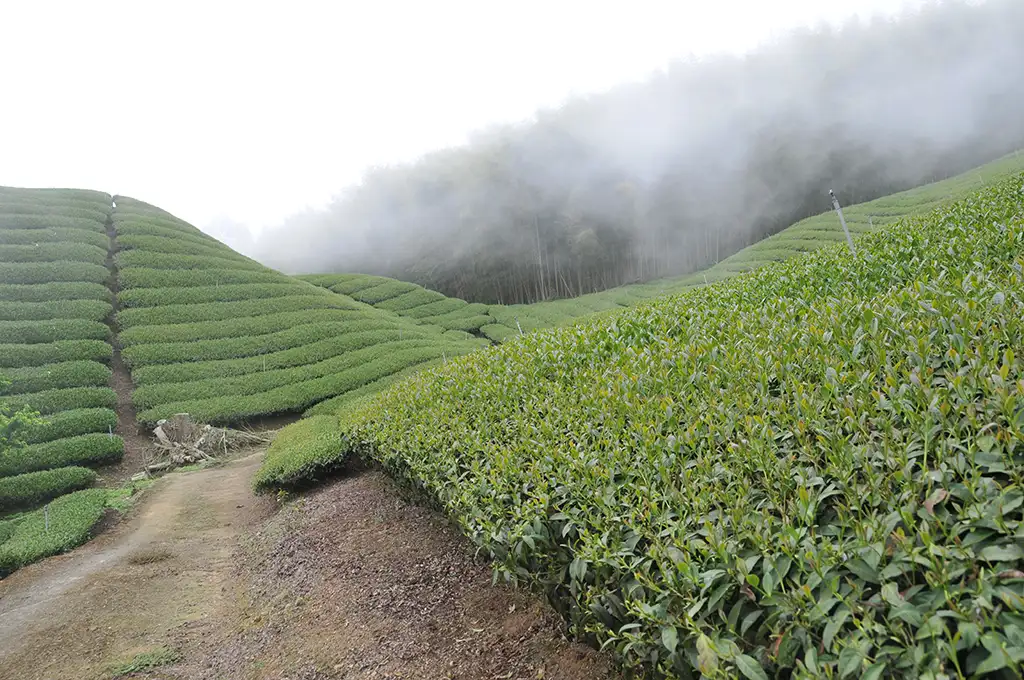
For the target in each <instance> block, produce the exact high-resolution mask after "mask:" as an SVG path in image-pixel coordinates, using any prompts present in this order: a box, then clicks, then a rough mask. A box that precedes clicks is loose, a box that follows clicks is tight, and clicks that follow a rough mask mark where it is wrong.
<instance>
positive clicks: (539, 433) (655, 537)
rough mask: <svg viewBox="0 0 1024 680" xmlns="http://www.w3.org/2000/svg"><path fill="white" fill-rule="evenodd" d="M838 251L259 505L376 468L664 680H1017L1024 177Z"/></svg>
mask: <svg viewBox="0 0 1024 680" xmlns="http://www.w3.org/2000/svg"><path fill="white" fill-rule="evenodd" d="M894 200H897V199H894ZM898 200H900V201H904V202H903V203H901V205H906V206H909V205H910V203H909V202H908V201H907V199H906V198H905V197H904V198H903V199H898ZM920 204H922V205H923V204H924V202H921V203H920ZM878 205H879V204H877V203H876V205H875V207H874V208H872V211H875V210H877V208H878ZM853 214H854V216H855V217H856V216H857V215H858V213H857V211H853ZM864 214H866V213H864ZM807 224H810V225H814V224H815V223H814V222H812V221H809V222H808V223H807ZM798 226H799V225H798ZM795 229H796V228H795ZM800 229H803V230H804V232H803V233H805V234H813V233H814V232H815V231H816V230H815V229H814V228H813V227H809V226H804V227H800V228H799V229H797V231H796V233H798V234H799V233H801V232H800ZM787 238H788V237H787ZM839 238H842V237H841V235H840V236H839ZM793 240H794V241H796V240H797V239H795V238H794V239H793ZM833 240H838V239H833ZM790 245H793V244H792V243H791V244H790ZM814 250H815V252H813V253H809V254H807V255H804V256H802V257H796V258H789V259H785V260H784V261H771V260H768V259H758V258H751V259H750V260H749V262H750V263H763V266H758V267H756V270H755V271H752V272H745V273H740V272H739V270H737V271H736V272H728V271H725V272H723V274H729V275H730V276H729V278H728V280H724V281H721V282H719V283H717V284H715V285H711V286H701V287H699V288H692V289H689V290H686V291H683V292H682V293H681V294H679V295H676V296H673V297H668V298H663V299H660V300H657V301H654V302H652V303H651V304H649V305H643V306H641V307H637V308H636V309H631V310H627V311H624V312H622V313H621V314H617V315H616V316H614V317H611V318H601V317H597V318H594V319H590V320H585V321H581V322H580V323H578V324H576V325H573V326H570V327H566V328H559V329H553V330H549V331H545V332H540V333H533V334H529V335H527V336H525V337H523V338H520V339H517V340H515V341H513V342H508V343H506V344H503V345H500V346H497V347H492V348H490V349H487V350H484V351H481V352H475V353H473V354H471V355H468V356H465V357H460V358H458V359H456V360H454V361H450V362H448V363H447V364H445V365H443V366H437V367H433V368H430V369H427V370H424V371H421V372H419V373H417V374H416V375H415V376H413V377H412V378H410V379H408V380H405V381H402V382H400V383H398V384H396V385H394V386H392V387H391V388H390V389H388V390H386V391H384V392H383V393H381V394H379V395H376V396H373V397H368V398H366V399H365V400H362V401H360V402H359V403H356V404H350V408H348V409H345V411H344V412H343V413H342V414H341V415H340V416H338V417H336V418H335V419H334V423H333V426H332V422H331V418H329V417H321V418H317V419H313V420H310V421H304V422H301V423H299V424H297V425H296V426H293V427H292V428H289V429H288V430H286V431H285V432H283V433H282V435H281V437H280V438H279V440H278V441H277V442H275V444H274V445H273V446H272V447H271V450H270V452H269V454H268V457H267V459H266V461H265V463H264V468H263V470H262V471H261V472H260V473H259V474H258V476H257V484H259V485H260V486H261V487H264V488H275V487H278V486H288V485H290V484H294V483H296V482H301V481H302V480H303V479H304V477H305V476H306V475H316V474H318V473H319V471H320V470H323V469H325V468H329V467H333V466H337V465H341V464H344V462H345V461H346V459H349V458H351V457H354V456H359V457H364V458H368V459H371V460H373V461H375V462H377V463H379V464H380V465H382V466H383V467H384V468H385V469H386V470H388V471H389V472H390V473H391V474H392V475H394V476H395V477H396V478H398V479H400V480H404V481H405V482H407V483H408V484H409V485H410V486H412V487H414V488H415V489H417V490H418V491H419V492H420V493H425V494H426V495H427V496H428V497H429V498H430V500H431V501H432V502H433V503H436V505H437V506H438V507H440V508H442V509H443V510H444V511H445V513H446V514H447V515H448V516H449V517H450V518H451V519H452V520H454V521H455V522H457V523H458V524H459V525H460V526H461V527H462V530H463V532H464V533H465V534H466V535H467V536H468V537H469V538H470V539H471V540H472V541H473V542H474V543H475V544H476V545H477V546H478V547H479V548H480V549H481V550H482V552H483V553H484V554H486V555H488V556H489V557H490V558H492V559H493V560H494V562H495V564H496V570H497V574H498V576H499V577H501V578H504V579H507V580H509V581H513V582H518V583H522V584H528V585H531V586H533V587H535V588H537V589H539V590H541V591H543V592H545V593H547V594H548V596H549V597H550V598H551V600H552V601H553V602H554V603H555V605H556V607H557V608H558V609H559V611H560V612H561V613H562V614H563V616H564V617H565V618H566V619H567V620H568V622H569V624H570V626H571V630H572V632H573V633H574V634H576V635H578V636H581V637H587V638H590V639H593V640H596V641H598V642H599V643H601V644H602V645H603V647H604V648H605V649H608V650H610V651H612V652H614V653H615V654H616V656H617V657H618V659H619V660H620V662H621V663H623V664H624V665H625V666H627V667H629V668H632V669H635V670H638V671H641V672H649V673H654V674H656V675H659V676H662V675H664V676H669V677H698V676H701V675H703V676H705V677H708V676H712V677H745V678H749V679H752V680H753V679H759V678H766V677H779V678H782V677H791V678H806V679H809V678H820V677H835V678H844V677H864V678H872V679H877V678H899V677H931V678H939V677H953V676H956V677H1017V676H1019V675H1020V674H1021V673H1022V672H1024V668H1022V662H1024V642H1022V641H1024V618H1022V616H1021V611H1022V610H1024V604H1022V603H1024V574H1022V571H1021V569H1022V565H1024V549H1022V547H1021V543H1020V532H1021V527H1024V493H1022V491H1021V488H1020V485H1021V462H1022V461H1024V380H1022V379H1021V376H1022V375H1024V174H1018V175H1013V176H1011V177H1009V178H1007V179H1003V180H1002V181H999V182H997V183H995V184H994V185H992V186H990V187H988V188H986V189H984V190H981V191H979V192H977V193H974V194H972V195H970V196H968V197H967V198H965V199H963V200H960V201H958V202H956V203H954V204H952V205H948V206H946V207H943V208H941V209H939V210H936V211H934V212H931V213H929V214H927V215H924V216H921V217H914V218H907V219H903V220H899V221H897V222H896V223H894V224H891V225H889V226H887V227H886V228H884V229H879V230H876V231H874V232H873V233H870V234H866V235H863V236H861V238H860V239H859V242H858V253H857V255H856V257H853V256H851V254H850V253H849V252H848V250H847V249H846V246H845V244H844V243H842V242H839V243H835V244H832V245H825V246H822V247H817V248H815V249H814ZM765 252H767V251H765ZM759 257H767V255H764V253H762V254H761V255H759ZM719 271H722V270H719ZM732 274H736V275H732Z"/></svg>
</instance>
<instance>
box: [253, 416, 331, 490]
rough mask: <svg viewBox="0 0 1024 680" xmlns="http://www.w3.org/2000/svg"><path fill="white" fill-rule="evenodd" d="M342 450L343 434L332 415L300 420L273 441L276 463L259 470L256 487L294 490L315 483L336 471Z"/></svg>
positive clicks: (273, 453)
mask: <svg viewBox="0 0 1024 680" xmlns="http://www.w3.org/2000/svg"><path fill="white" fill-rule="evenodd" d="M341 447H342V443H341V432H340V430H339V429H338V421H337V418H336V417H334V416H333V415H321V416H314V417H311V418H306V419H304V420H300V421H299V422H298V423H295V424H294V425H292V426H290V427H288V428H286V429H285V430H283V431H282V432H281V434H280V435H279V436H277V437H275V438H274V441H273V443H271V445H270V449H271V451H272V452H271V453H270V454H269V455H270V456H271V457H272V459H273V461H274V462H273V463H272V464H269V465H264V466H262V467H261V468H260V470H259V472H258V473H257V474H256V476H255V477H254V478H253V486H254V487H256V488H257V489H262V488H268V487H274V488H291V487H293V486H295V485H296V484H303V485H305V484H310V483H313V482H316V481H317V480H319V479H322V478H323V477H325V476H326V475H328V474H330V473H331V472H333V471H334V470H336V469H337V467H338V465H339V461H338V457H337V453H338V451H339V450H340V449H341Z"/></svg>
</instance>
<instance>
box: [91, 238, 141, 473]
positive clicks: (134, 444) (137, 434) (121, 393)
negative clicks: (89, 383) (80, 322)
mask: <svg viewBox="0 0 1024 680" xmlns="http://www.w3.org/2000/svg"><path fill="white" fill-rule="evenodd" d="M107 238H108V239H109V240H110V245H109V247H108V249H107V262H106V266H107V269H109V270H110V281H109V282H108V287H109V288H110V292H111V294H112V295H113V302H114V306H113V309H112V310H111V312H110V317H109V318H108V319H107V325H108V326H110V333H111V337H112V338H113V340H112V341H111V345H112V346H113V348H114V352H113V356H112V357H111V360H110V368H111V370H112V375H111V376H110V387H111V388H112V389H113V390H114V392H115V393H116V394H117V405H116V406H115V411H116V412H117V430H116V433H117V434H118V435H120V437H121V439H123V440H124V457H123V458H122V459H121V461H120V462H119V463H118V464H117V465H111V466H109V467H107V468H104V469H103V470H102V474H103V477H104V478H105V479H107V481H108V482H110V484H111V485H116V484H118V483H120V482H122V481H124V480H125V479H128V478H129V477H131V476H132V475H133V474H135V473H136V472H138V471H139V470H141V469H142V467H143V466H144V465H145V462H146V461H145V456H146V450H147V449H148V448H149V444H150V441H149V437H148V436H147V435H146V434H145V433H143V432H142V430H141V428H140V426H139V424H138V422H137V421H136V418H135V405H134V404H133V403H132V390H133V389H134V385H133V384H132V376H131V372H130V371H129V370H128V366H127V365H126V364H125V363H124V359H123V358H122V356H121V341H120V337H119V335H118V333H119V328H118V325H117V313H118V312H119V311H121V303H120V301H119V300H118V298H117V295H118V293H120V292H121V286H120V280H119V279H118V269H117V261H116V260H115V259H114V255H115V254H116V253H117V231H116V230H115V229H114V221H113V218H107Z"/></svg>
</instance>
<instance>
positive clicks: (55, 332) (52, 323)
mask: <svg viewBox="0 0 1024 680" xmlns="http://www.w3.org/2000/svg"><path fill="white" fill-rule="evenodd" d="M109 336H110V328H109V327H108V326H107V325H106V324H103V323H100V322H98V321H89V320H88V319H48V320H45V321H0V337H2V338H3V339H4V340H6V341H7V342H9V343H12V344H30V345H31V344H37V343H50V342H58V341H60V340H106V339H108V337H109Z"/></svg>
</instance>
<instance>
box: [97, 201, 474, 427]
mask: <svg viewBox="0 0 1024 680" xmlns="http://www.w3.org/2000/svg"><path fill="white" fill-rule="evenodd" d="M116 203H117V208H116V209H115V210H114V213H113V223H114V228H115V230H116V232H117V246H118V249H119V250H118V254H117V258H116V260H117V267H118V281H119V283H120V289H121V290H120V293H119V295H118V300H119V303H120V306H121V310H120V311H119V312H118V314H117V323H118V326H119V327H120V335H119V340H120V343H121V345H122V346H123V348H124V349H123V357H124V360H125V362H126V363H127V364H128V365H129V366H130V368H131V371H132V378H133V380H134V383H135V392H134V395H133V401H134V404H135V407H136V409H137V410H138V418H139V420H140V421H141V422H143V423H154V422H156V421H157V420H160V419H161V418H166V417H168V416H170V415H173V414H175V413H182V412H184V413H190V414H192V416H193V417H195V418H197V419H199V420H202V421H204V422H213V423H233V422H242V421H245V420H247V419H251V418H254V417H259V416H268V415H273V414H281V413H289V412H301V411H303V410H304V409H307V408H309V407H311V406H313V405H314V404H317V403H320V402H323V401H325V400H328V399H331V398H334V397H339V396H343V395H345V394H347V393H350V392H353V391H356V390H372V389H373V386H374V385H375V384H377V383H379V382H380V381H387V380H388V379H389V378H390V377H391V376H393V375H395V374H397V373H400V372H402V371H406V370H408V369H410V368H413V367H416V366H419V365H422V364H424V363H427V362H431V361H438V360H441V361H443V360H444V359H446V358H447V357H454V356H457V355H459V354H464V353H466V352H470V351H473V350H475V349H478V348H479V347H480V346H481V344H483V341H481V340H478V339H475V338H473V337H472V336H470V335H468V334H466V333H463V332H456V331H449V332H446V331H444V330H443V329H441V328H438V327H433V326H430V327H428V326H422V325H419V324H416V323H414V322H412V321H409V320H406V319H403V318H402V317H400V316H398V315H396V314H392V313H384V312H381V311H379V310H377V309H375V308H374V307H372V306H370V305H367V304H363V303H362V302H359V301H357V300H355V299H353V298H351V297H348V296H346V295H340V294H337V293H334V292H331V291H328V290H326V289H324V288H320V287H317V286H314V285H312V284H311V283H307V282H305V281H300V280H297V279H294V278H292V277H288V276H285V275H284V274H281V273H279V272H276V271H274V270H272V269H268V268H267V267H264V266H263V265H261V264H259V263H258V262H255V261H253V260H250V259H248V258H246V257H243V256H242V255H239V254H238V253H236V252H234V251H233V250H231V249H230V248H228V247H227V246H225V245H223V244H221V243H220V242H218V241H216V240H214V239H212V238H210V237H208V236H206V235H204V234H203V233H202V232H200V231H199V230H198V229H196V228H195V227H192V226H191V225H189V224H187V223H185V222H184V221H182V220H180V219H178V218H176V217H174V216H172V215H170V214H169V213H166V212H164V211H162V210H160V209H158V208H155V207H153V206H150V205H148V204H145V203H142V202H139V201H136V200H132V199H128V198H122V197H117V198H116Z"/></svg>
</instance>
